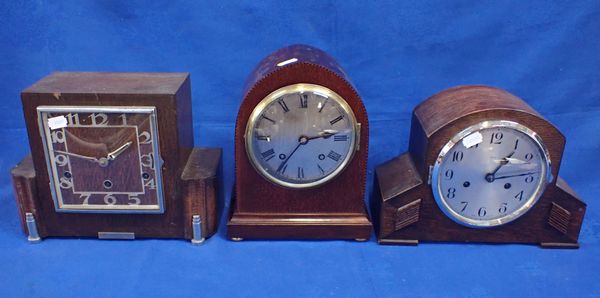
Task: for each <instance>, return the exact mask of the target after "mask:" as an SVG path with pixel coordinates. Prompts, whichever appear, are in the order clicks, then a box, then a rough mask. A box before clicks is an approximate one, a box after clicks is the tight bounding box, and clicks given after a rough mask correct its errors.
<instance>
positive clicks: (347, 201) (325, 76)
mask: <svg viewBox="0 0 600 298" xmlns="http://www.w3.org/2000/svg"><path fill="white" fill-rule="evenodd" d="M282 62H283V63H282ZM284 64H285V65H284ZM278 65H279V66H278ZM297 83H309V84H316V85H320V86H324V87H327V88H329V89H331V90H333V91H335V92H336V93H337V94H339V95H340V96H341V97H342V98H344V99H345V100H346V101H347V103H348V105H349V106H350V108H351V109H352V111H353V112H354V114H355V116H356V119H357V122H359V123H360V124H361V127H360V144H359V149H358V151H356V152H355V154H354V157H353V159H352V160H351V161H350V163H349V164H348V165H347V167H346V168H345V170H344V171H343V172H341V173H340V174H339V175H338V176H337V177H335V178H334V179H333V180H332V181H329V182H328V183H326V184H323V185H321V186H318V187H315V188H307V189H290V188H286V187H282V186H279V185H275V184H274V183H271V182H269V181H267V180H266V179H265V178H264V177H263V176H261V175H260V174H259V173H258V172H257V171H256V170H255V169H254V167H253V166H252V164H251V163H250V160H249V158H248V154H247V152H246V149H245V146H244V135H245V131H246V126H247V123H248V119H249V117H250V114H251V113H252V111H253V109H254V108H255V107H256V106H257V104H258V103H259V102H260V101H261V100H262V99H263V98H265V97H266V96H267V95H269V94H270V93H271V92H273V91H274V90H277V89H279V88H282V87H284V86H289V85H292V84H297ZM368 133H369V127H368V119H367V113H366V111H365V108H364V106H363V103H362V101H361V99H360V97H359V95H358V93H357V92H356V90H355V88H354V87H353V86H352V84H351V83H350V81H349V79H348V77H347V76H346V74H345V72H344V71H343V70H342V68H341V67H340V66H339V64H338V63H337V62H336V61H335V60H334V59H333V58H332V57H331V56H329V55H328V54H326V53H325V52H323V51H321V50H319V49H316V48H314V47H310V46H305V45H293V46H289V47H286V48H283V49H280V50H278V51H276V52H274V53H272V54H271V55H269V56H267V57H266V58H265V59H264V60H262V61H261V62H260V63H259V64H258V66H257V67H256V68H255V69H254V71H253V72H252V73H251V74H250V76H249V78H248V80H247V83H246V87H245V91H244V97H243V100H242V103H241V106H240V109H239V113H238V116H237V121H236V126H235V190H234V192H233V198H232V204H231V206H232V207H231V215H230V220H229V222H228V224H227V226H228V232H227V234H228V237H229V238H235V239H240V238H241V239H245V238H271V239H277V238H279V239H281V238H288V239H289V238H294V239H302V238H312V239H361V240H366V239H368V238H369V237H370V233H371V229H372V225H371V222H370V220H369V217H368V213H367V210H366V206H365V202H364V194H365V179H366V166H367V153H368V152H367V151H368V145H369V144H368V140H369V138H368Z"/></svg>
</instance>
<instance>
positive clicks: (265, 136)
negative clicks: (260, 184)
mask: <svg viewBox="0 0 600 298" xmlns="http://www.w3.org/2000/svg"><path fill="white" fill-rule="evenodd" d="M357 127H358V124H357V123H356V119H355V116H354V114H353V112H352V109H351V108H350V107H349V106H348V104H347V103H346V101H345V100H344V99H343V98H342V97H341V96H339V95H338V94H336V93H335V92H334V91H332V90H330V89H328V88H325V87H323V86H319V85H313V84H295V85H290V86H286V87H283V88H281V89H278V90H276V91H274V92H273V93H271V94H269V95H268V96H267V97H265V98H264V99H263V100H262V101H261V102H260V103H259V104H258V105H257V106H256V108H255V109H254V111H253V112H252V115H251V116H250V119H249V121H248V125H247V128H246V149H247V150H246V151H247V153H248V156H249V158H250V161H251V163H252V164H253V165H254V167H255V168H256V169H257V171H258V172H259V173H261V174H262V175H263V176H264V177H265V178H267V179H268V180H269V181H271V182H274V183H276V184H279V185H282V186H285V187H291V188H306V187H315V186H317V185H321V184H322V183H325V182H327V181H329V180H331V179H332V178H334V177H335V176H336V175H338V174H339V173H340V172H341V171H342V170H343V169H344V168H345V167H346V165H347V164H348V163H349V161H350V160H351V158H352V156H353V153H354V151H355V147H356V144H357Z"/></svg>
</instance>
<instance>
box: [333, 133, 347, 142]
mask: <svg viewBox="0 0 600 298" xmlns="http://www.w3.org/2000/svg"><path fill="white" fill-rule="evenodd" d="M333 141H334V142H347V141H348V136H347V135H341V136H333Z"/></svg>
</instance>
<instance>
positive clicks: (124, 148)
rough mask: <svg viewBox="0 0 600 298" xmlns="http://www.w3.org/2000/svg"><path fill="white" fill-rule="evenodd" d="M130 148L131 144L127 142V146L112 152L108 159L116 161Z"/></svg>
mask: <svg viewBox="0 0 600 298" xmlns="http://www.w3.org/2000/svg"><path fill="white" fill-rule="evenodd" d="M129 146H131V142H127V143H125V144H123V145H122V146H121V147H119V148H117V149H115V150H114V151H112V152H111V153H109V154H108V155H107V156H106V158H107V159H108V160H115V159H116V158H117V157H118V156H119V155H121V153H123V151H125V150H126V149H127V148H129Z"/></svg>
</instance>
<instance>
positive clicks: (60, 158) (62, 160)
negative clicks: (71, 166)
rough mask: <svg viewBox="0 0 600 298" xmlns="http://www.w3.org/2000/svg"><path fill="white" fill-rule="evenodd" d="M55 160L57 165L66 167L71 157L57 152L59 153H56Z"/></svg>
mask: <svg viewBox="0 0 600 298" xmlns="http://www.w3.org/2000/svg"><path fill="white" fill-rule="evenodd" d="M54 162H55V163H56V164H57V165H59V166H61V167H64V166H66V165H67V164H68V163H69V159H68V158H67V156H66V155H63V154H57V155H54Z"/></svg>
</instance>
